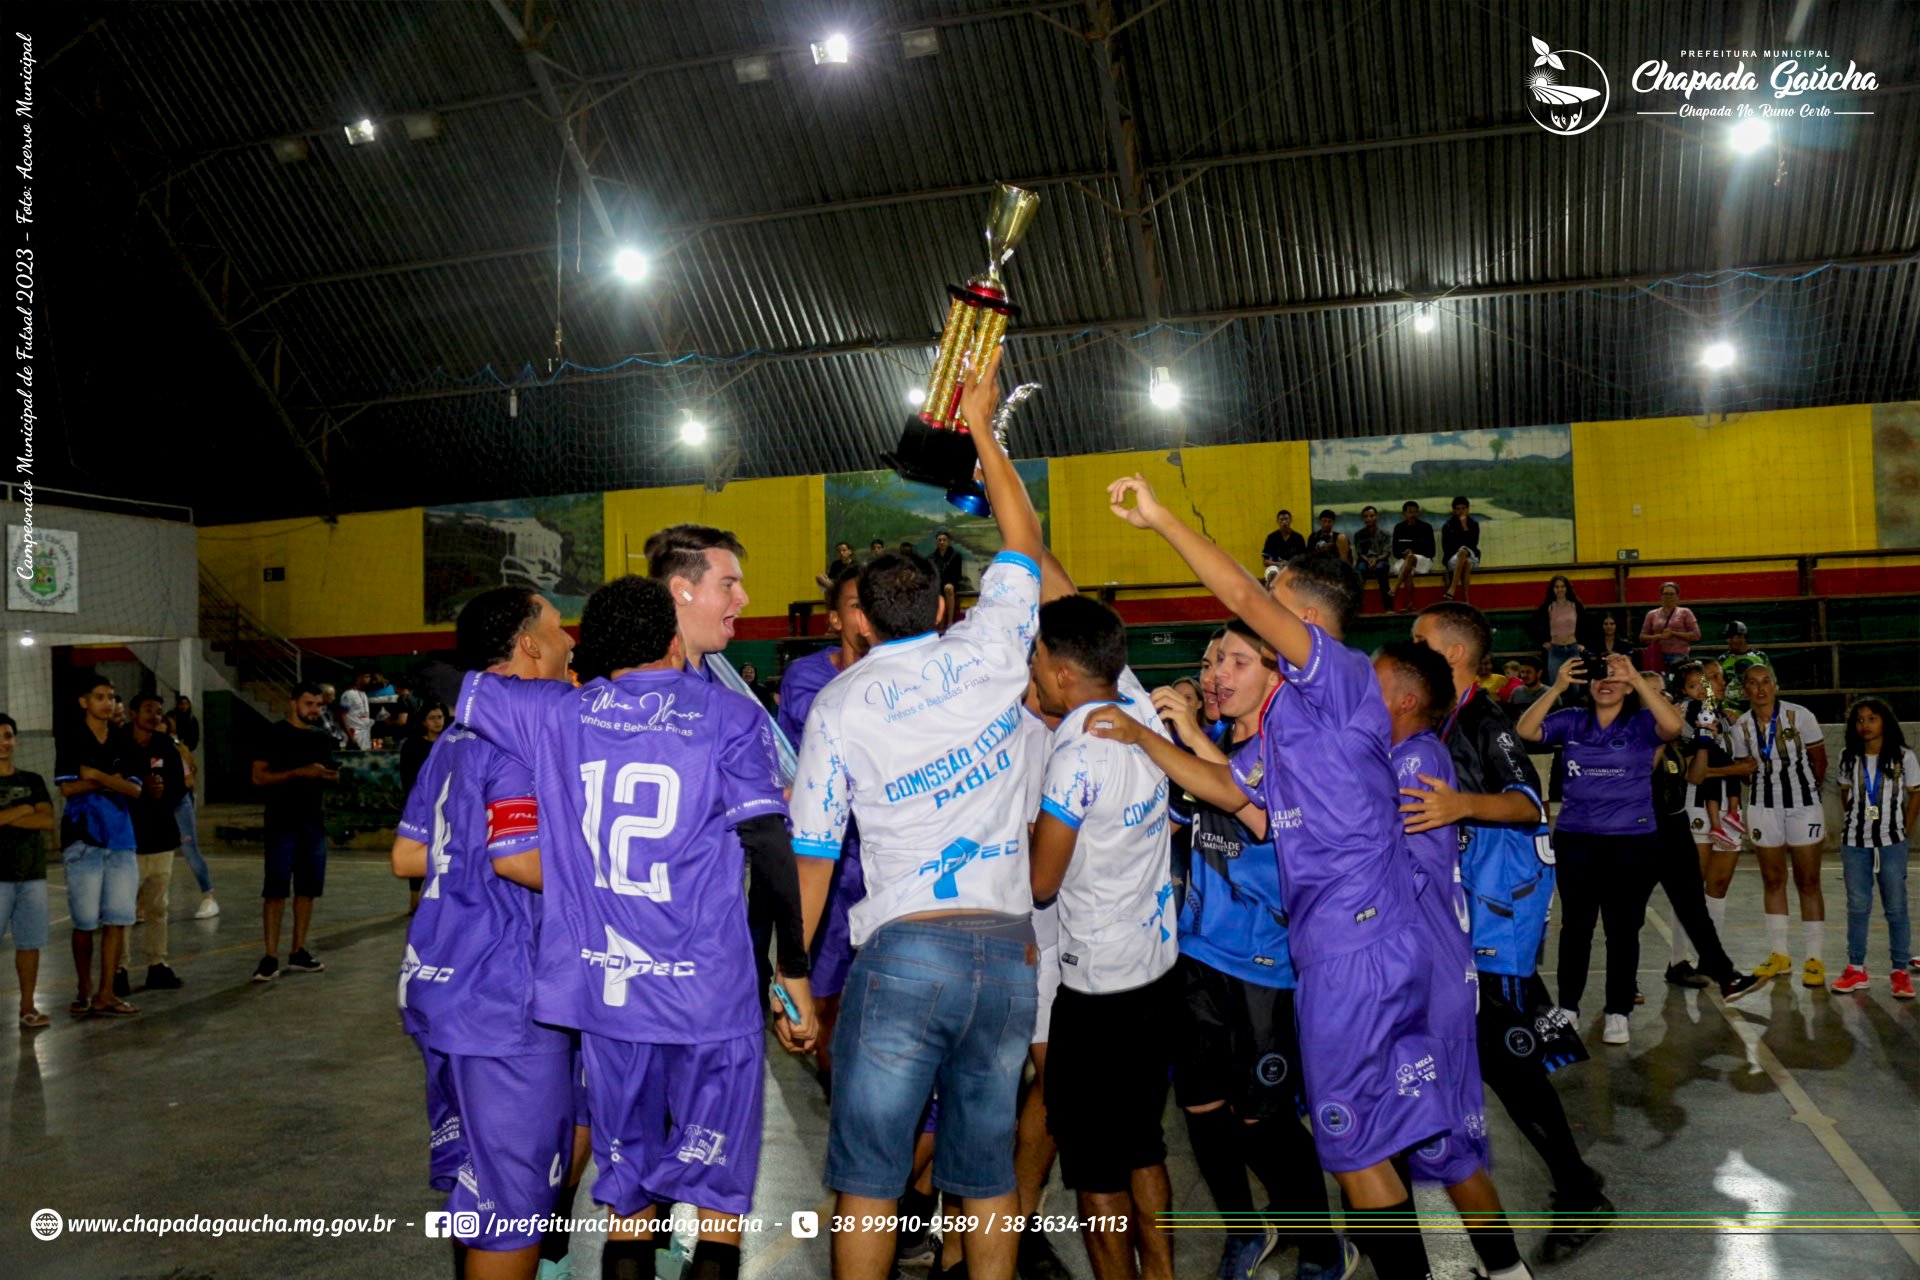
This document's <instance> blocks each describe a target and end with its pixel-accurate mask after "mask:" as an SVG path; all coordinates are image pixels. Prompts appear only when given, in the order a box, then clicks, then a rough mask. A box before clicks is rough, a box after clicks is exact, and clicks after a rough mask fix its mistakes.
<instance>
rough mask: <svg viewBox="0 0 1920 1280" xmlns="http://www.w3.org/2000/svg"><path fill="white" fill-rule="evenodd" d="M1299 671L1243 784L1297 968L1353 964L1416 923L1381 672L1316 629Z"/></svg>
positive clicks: (1281, 692) (1238, 760)
mask: <svg viewBox="0 0 1920 1280" xmlns="http://www.w3.org/2000/svg"><path fill="white" fill-rule="evenodd" d="M1307 629H1308V631H1309V632H1310V633H1311V635H1312V651H1311V652H1310V653H1309V654H1308V655H1307V661H1306V663H1305V664H1304V665H1302V666H1298V667H1296V666H1294V665H1293V664H1292V663H1290V662H1288V661H1287V660H1286V658H1284V657H1282V658H1281V659H1280V674H1281V675H1282V676H1283V677H1285V680H1284V682H1283V683H1282V684H1281V685H1280V687H1279V688H1278V689H1275V690H1274V691H1273V693H1272V695H1271V696H1269V697H1268V699H1267V705H1266V706H1265V707H1264V708H1262V711H1261V717H1260V738H1259V743H1260V746H1259V749H1258V750H1257V751H1242V752H1240V753H1239V754H1238V755H1236V756H1235V757H1234V758H1233V775H1234V780H1235V781H1236V782H1238V783H1239V784H1240V789H1241V790H1242V791H1244V792H1245V793H1246V794H1247V796H1248V797H1249V798H1250V799H1252V800H1253V802H1254V803H1255V804H1258V805H1259V806H1260V807H1261V808H1263V809H1265V810H1266V811H1267V823H1268V832H1269V835H1270V836H1271V837H1272V838H1273V839H1274V841H1275V842H1276V847H1277V848H1278V850H1279V863H1280V889H1281V893H1282V894H1283V895H1284V897H1285V900H1286V903H1287V911H1288V926H1289V928H1290V930H1291V934H1290V939H1291V942H1292V944H1293V962H1294V964H1295V965H1297V966H1302V967H1304V966H1306V965H1309V964H1312V963H1313V962H1314V961H1316V960H1320V959H1324V958H1330V957H1333V956H1339V955H1346V954H1348V953H1349V952H1353V951H1358V950H1360V949H1361V948H1362V947H1366V946H1370V945H1371V944H1373V943H1374V942H1377V941H1379V940H1380V939H1382V938H1390V937H1396V936H1398V935H1400V934H1401V933H1403V932H1405V931H1406V930H1407V929H1408V928H1409V927H1410V926H1411V924H1412V922H1413V914H1412V912H1413V879H1412V864H1411V863H1410V862H1409V861H1408V857H1407V849H1406V837H1405V836H1404V835H1403V834H1402V825H1401V821H1400V803H1399V801H1400V791H1399V787H1398V784H1397V783H1396V781H1395V779H1394V776H1393V770H1392V768H1391V767H1390V766H1389V765H1388V763H1387V746H1388V744H1389V742H1390V741H1391V737H1392V726H1391V724H1390V723H1389V721H1388V719H1387V706H1386V701H1385V699H1383V698H1382V697H1381V695H1380V682H1379V681H1378V680H1377V679H1375V678H1374V674H1373V664H1372V663H1371V662H1369V661H1368V660H1367V656H1366V655H1365V654H1363V653H1361V652H1360V651H1359V650H1358V649H1350V648H1348V647H1347V646H1346V645H1344V644H1341V643H1340V642H1339V641H1338V640H1335V639H1334V638H1333V637H1332V636H1330V635H1328V634H1327V633H1326V632H1325V631H1323V630H1321V629H1320V628H1319V627H1316V626H1311V625H1309V626H1308V628H1307Z"/></svg>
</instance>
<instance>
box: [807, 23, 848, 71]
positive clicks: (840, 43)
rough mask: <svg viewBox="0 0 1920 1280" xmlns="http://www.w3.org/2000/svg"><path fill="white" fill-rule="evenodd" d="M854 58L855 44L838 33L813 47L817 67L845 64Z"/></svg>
mask: <svg viewBox="0 0 1920 1280" xmlns="http://www.w3.org/2000/svg"><path fill="white" fill-rule="evenodd" d="M852 56H853V42H852V41H851V40H849V39H847V38H846V37H845V36H844V35H842V34H840V33H839V32H838V31H836V32H834V33H833V34H832V35H830V36H828V37H827V38H826V39H825V40H822V41H820V42H819V43H818V44H816V45H814V46H813V61H814V63H815V65H819V64H821V63H827V62H845V61H847V60H848V59H849V58H851V57H852Z"/></svg>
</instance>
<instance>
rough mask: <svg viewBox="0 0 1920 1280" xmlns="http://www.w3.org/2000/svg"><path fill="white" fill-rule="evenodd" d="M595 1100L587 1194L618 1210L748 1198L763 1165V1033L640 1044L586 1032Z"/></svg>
mask: <svg viewBox="0 0 1920 1280" xmlns="http://www.w3.org/2000/svg"><path fill="white" fill-rule="evenodd" d="M580 1048H581V1051H582V1053H583V1054H584V1055H585V1057H586V1062H587V1094H588V1096H589V1098H590V1099H591V1105H592V1107H593V1158H594V1160H595V1161H596V1162H597V1163H598V1164H599V1166H600V1176H599V1177H597V1178H595V1179H594V1182H593V1198H594V1199H595V1200H597V1201H598V1202H599V1203H601V1204H604V1205H610V1206H612V1208H613V1211H614V1212H615V1213H616V1214H619V1215H621V1216H623V1217H624V1216H626V1215H628V1214H632V1213H638V1212H640V1211H641V1210H643V1209H646V1208H647V1207H649V1206H650V1205H656V1204H674V1203H676V1202H679V1203H685V1204H690V1205H693V1206H694V1207H695V1208H699V1209H706V1210H710V1211H713V1212H716V1213H745V1212H747V1210H748V1209H750V1208H752V1207H753V1180H754V1177H755V1175H756V1174H757V1173H758V1172H759V1170H760V1121H761V1111H762V1101H763V1099H762V1089H763V1087H764V1086H763V1082H762V1079H761V1072H762V1070H763V1069H764V1062H763V1059H764V1056H765V1052H766V1050H765V1047H764V1043H763V1041H762V1038H761V1033H760V1032H758V1031H756V1032H754V1033H753V1034H752V1035H746V1036H739V1037H737V1038H735V1039H732V1040H718V1041H714V1042H713V1043H710V1044H637V1043H634V1042H632V1041H627V1040H609V1039H607V1038H605V1037H603V1036H595V1035H587V1034H582V1035H581V1037H580Z"/></svg>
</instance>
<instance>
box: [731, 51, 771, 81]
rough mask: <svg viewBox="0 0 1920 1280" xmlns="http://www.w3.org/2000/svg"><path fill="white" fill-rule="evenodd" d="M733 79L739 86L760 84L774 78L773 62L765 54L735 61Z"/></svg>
mask: <svg viewBox="0 0 1920 1280" xmlns="http://www.w3.org/2000/svg"><path fill="white" fill-rule="evenodd" d="M733 78H734V80H735V81H736V82H737V83H739V84H758V83H759V82H760V81H762V80H771V79H772V78H773V61H772V60H771V59H770V58H768V57H767V56H766V55H765V54H755V55H753V56H752V57H750V58H735V59H734V60H733Z"/></svg>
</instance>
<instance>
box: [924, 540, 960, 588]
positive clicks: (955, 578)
mask: <svg viewBox="0 0 1920 1280" xmlns="http://www.w3.org/2000/svg"><path fill="white" fill-rule="evenodd" d="M930 558H931V559H932V561H933V567H934V568H935V569H937V570H939V571H940V585H941V586H943V587H952V588H953V589H954V590H956V591H957V590H959V589H960V566H961V563H962V560H961V556H960V548H958V547H948V548H947V553H946V554H945V555H941V554H940V549H939V548H938V547H935V548H934V551H933V555H932V556H931V557H930Z"/></svg>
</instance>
